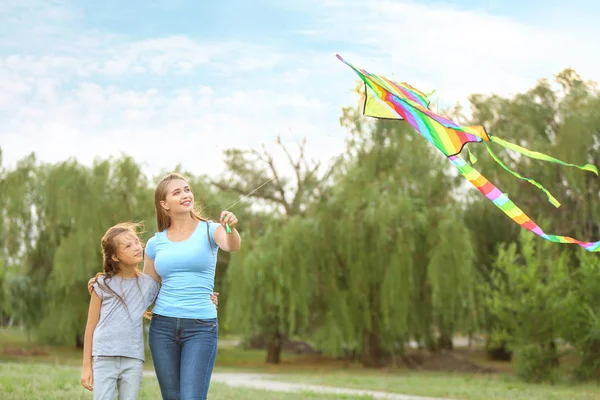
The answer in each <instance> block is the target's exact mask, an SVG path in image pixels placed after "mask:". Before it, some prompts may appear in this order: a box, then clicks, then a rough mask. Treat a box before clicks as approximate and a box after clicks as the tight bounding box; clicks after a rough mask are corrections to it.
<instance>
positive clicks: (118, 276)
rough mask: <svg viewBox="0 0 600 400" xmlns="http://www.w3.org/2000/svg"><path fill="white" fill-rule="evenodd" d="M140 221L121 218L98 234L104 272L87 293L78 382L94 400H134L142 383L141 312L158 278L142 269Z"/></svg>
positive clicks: (155, 291) (154, 291) (152, 295)
mask: <svg viewBox="0 0 600 400" xmlns="http://www.w3.org/2000/svg"><path fill="white" fill-rule="evenodd" d="M138 226H139V225H137V224H134V223H120V224H117V225H115V226H113V227H111V228H109V229H108V231H106V233H105V234H104V237H103V238H102V242H101V247H102V261H103V270H104V272H103V273H99V274H98V275H97V276H96V279H95V283H94V284H93V289H94V290H93V291H92V293H91V300H90V307H89V311H88V319H87V325H86V328H85V338H84V345H83V370H82V372H81V384H82V385H83V386H84V387H85V388H86V389H88V390H90V391H93V393H94V397H93V398H94V400H100V399H111V400H114V398H115V395H116V392H117V391H118V394H119V396H118V398H119V399H122V400H125V399H127V400H134V399H137V398H138V392H139V389H140V386H141V384H142V374H143V368H142V367H143V363H144V361H145V358H144V336H143V316H144V313H145V312H146V310H147V308H148V307H149V306H150V305H151V304H152V303H153V302H154V300H155V298H156V295H157V294H158V291H159V283H158V282H157V281H155V280H154V279H153V278H152V277H150V276H149V275H145V274H142V273H141V272H140V271H139V269H138V267H137V266H138V264H139V263H141V262H142V261H143V256H144V251H143V248H142V244H141V243H140V239H139V238H138V235H137V228H138Z"/></svg>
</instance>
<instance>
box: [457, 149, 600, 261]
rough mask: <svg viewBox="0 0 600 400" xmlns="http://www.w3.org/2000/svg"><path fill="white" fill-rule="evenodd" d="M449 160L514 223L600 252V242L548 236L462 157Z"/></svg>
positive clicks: (563, 241)
mask: <svg viewBox="0 0 600 400" xmlns="http://www.w3.org/2000/svg"><path fill="white" fill-rule="evenodd" d="M448 158H449V159H450V161H452V163H453V164H454V166H456V168H458V170H459V171H460V173H461V174H462V175H463V176H464V177H465V178H466V179H467V180H468V181H469V182H471V183H472V184H473V186H475V187H476V188H477V189H478V190H479V191H480V192H481V193H482V194H483V195H485V197H487V198H488V199H490V200H491V201H492V202H493V203H494V204H495V205H496V207H498V208H499V209H500V210H502V212H504V213H505V214H506V215H508V216H509V217H510V218H511V219H512V220H513V221H515V222H516V223H517V224H519V225H521V226H522V227H523V228H525V229H528V230H530V231H531V232H533V233H535V234H536V235H538V236H540V237H541V238H543V239H546V240H549V241H551V242H554V243H575V244H578V245H579V246H581V247H583V248H584V249H585V250H587V251H589V252H597V251H600V241H598V242H581V241H579V240H577V239H573V238H571V237H568V236H557V235H548V234H546V233H544V231H542V229H541V228H540V227H539V226H538V225H537V224H536V223H535V222H534V221H533V220H532V219H531V218H529V217H528V216H527V215H526V214H525V213H524V212H523V211H521V209H520V208H519V207H517V206H516V205H515V203H513V202H512V200H510V199H509V198H508V196H506V194H504V193H502V192H501V191H500V190H499V189H498V188H497V187H496V186H494V185H493V184H492V183H491V182H490V181H488V180H487V178H486V177H484V176H483V175H481V173H479V171H477V170H476V169H475V168H473V167H472V166H471V165H469V164H468V163H467V162H466V161H465V160H464V159H463V158H462V157H460V156H459V155H456V156H451V157H448Z"/></svg>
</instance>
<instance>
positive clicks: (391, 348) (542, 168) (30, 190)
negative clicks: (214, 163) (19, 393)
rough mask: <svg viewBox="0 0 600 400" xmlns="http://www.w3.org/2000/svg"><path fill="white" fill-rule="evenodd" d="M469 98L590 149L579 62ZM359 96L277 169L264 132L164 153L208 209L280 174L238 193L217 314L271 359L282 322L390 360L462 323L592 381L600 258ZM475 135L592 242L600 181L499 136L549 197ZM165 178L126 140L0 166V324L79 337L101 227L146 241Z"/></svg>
mask: <svg viewBox="0 0 600 400" xmlns="http://www.w3.org/2000/svg"><path fill="white" fill-rule="evenodd" d="M359 92H360V91H359ZM360 95H361V94H360V93H359V96H360ZM470 102H471V106H472V113H471V116H470V118H469V119H467V118H465V117H464V116H462V115H461V112H460V109H455V110H451V111H450V112H449V114H450V115H451V116H452V117H454V118H455V119H456V120H457V121H459V122H462V123H470V124H484V125H485V127H486V128H487V129H488V130H489V131H490V132H492V133H494V134H495V135H497V136H500V137H503V138H505V139H507V140H510V141H512V142H516V143H519V144H521V145H523V146H525V147H528V148H530V149H533V150H537V151H540V152H544V153H547V154H550V155H553V156H555V157H557V158H559V159H562V160H565V161H568V162H573V163H576V164H583V163H592V164H595V165H597V166H600V162H599V157H600V156H599V154H600V153H599V151H600V149H599V147H600V96H599V93H598V91H597V90H596V88H595V87H594V85H593V84H591V83H589V82H586V81H584V80H583V79H581V78H580V77H579V76H578V75H577V74H576V73H575V72H574V71H573V70H564V71H562V72H561V73H559V74H557V75H556V77H555V79H554V80H553V81H551V82H550V81H547V80H540V81H539V82H538V84H537V85H536V86H535V87H533V88H532V89H530V90H529V91H527V92H525V93H522V94H518V95H516V96H514V97H511V98H503V97H498V96H482V95H473V96H471V97H470ZM360 103H361V102H360V101H359V102H358V103H357V104H360ZM360 113H361V110H360V108H359V107H347V108H345V109H343V110H342V116H341V118H340V122H341V124H342V125H343V126H345V127H346V128H347V130H348V137H347V147H346V151H345V152H344V154H340V155H339V157H338V158H336V159H335V160H332V162H331V163H330V164H329V165H326V166H324V165H320V164H317V163H314V162H310V161H309V160H307V159H306V157H304V146H305V143H302V144H300V146H299V148H298V149H296V150H294V149H288V148H286V147H285V146H284V145H281V146H280V151H281V152H282V154H285V155H287V156H288V159H289V166H288V167H289V168H286V169H289V170H290V171H292V173H291V174H287V175H286V176H284V174H283V170H282V169H281V168H278V167H277V166H276V165H275V163H274V161H273V159H274V154H271V153H269V152H268V151H265V150H264V149H259V148H257V149H256V150H250V151H242V150H239V149H229V150H227V151H226V152H225V156H226V165H227V172H226V173H225V174H224V175H223V176H221V177H218V178H215V177H212V178H210V177H206V176H197V175H194V174H192V173H189V172H187V171H181V168H179V167H174V168H173V170H175V171H178V172H182V173H184V174H185V175H186V176H187V177H188V178H189V180H190V183H191V184H192V186H193V189H194V191H195V193H196V198H197V200H198V202H199V203H200V204H201V205H202V206H203V208H204V210H205V213H206V214H207V215H208V216H209V217H211V218H214V219H216V218H217V217H218V214H219V212H220V211H221V209H222V208H225V207H227V206H229V205H230V204H232V203H233V202H235V201H236V200H237V199H238V198H239V197H240V195H243V194H246V193H248V192H250V191H252V190H253V189H255V188H256V187H258V186H259V185H261V184H262V183H264V182H265V181H267V180H268V179H270V178H272V177H274V176H275V177H276V178H275V179H273V180H272V181H271V182H270V183H269V184H267V185H265V186H264V187H262V188H261V189H260V190H258V191H256V192H255V193H254V194H253V195H252V196H251V198H249V199H247V200H244V201H242V202H241V203H240V204H238V205H236V207H235V209H234V210H233V211H235V213H236V214H237V215H238V217H239V219H240V221H241V223H240V228H239V229H240V231H241V233H242V235H243V238H244V249H243V251H241V252H239V253H237V254H234V255H233V256H232V257H230V255H229V254H226V253H221V255H220V258H219V266H218V271H217V274H218V275H217V282H216V290H217V291H219V292H220V293H221V297H220V305H221V307H220V312H221V316H220V318H221V320H222V328H221V330H222V331H226V332H232V333H237V334H240V335H242V336H243V337H244V338H247V339H248V341H251V340H256V338H260V339H261V340H262V341H263V342H264V343H265V348H266V360H267V362H270V363H278V362H280V358H281V352H282V346H283V343H284V341H285V340H286V339H288V338H291V337H293V338H301V339H302V340H305V341H307V342H309V343H310V344H311V345H312V346H313V347H314V348H316V349H317V350H318V351H320V352H322V353H323V354H324V355H326V356H333V357H344V358H347V359H349V360H355V361H358V362H360V363H362V364H363V365H364V366H366V367H378V366H383V365H387V364H390V363H397V362H402V360H403V359H404V358H405V357H406V354H407V351H409V350H408V347H407V344H408V343H409V342H413V343H414V342H416V343H418V345H419V347H420V348H421V349H422V350H423V351H429V352H438V351H447V350H451V349H452V345H453V342H452V341H453V338H454V337H456V336H457V335H461V336H468V337H484V338H485V340H486V347H487V350H488V352H489V355H490V356H491V357H496V358H506V359H512V362H513V363H514V367H515V370H516V372H517V373H518V374H519V375H520V376H521V377H523V378H524V379H526V380H530V381H539V380H547V379H553V378H554V377H555V375H556V373H557V371H558V367H559V366H560V360H561V359H562V358H563V356H565V355H571V356H572V357H574V358H575V360H576V362H575V363H574V364H573V365H574V367H573V368H572V377H574V378H576V379H590V378H600V262H599V261H598V255H597V254H596V253H587V252H585V251H584V250H582V249H581V248H579V247H578V246H575V245H573V246H569V245H559V244H552V243H550V242H547V241H544V240H542V239H540V238H538V237H537V236H535V235H533V234H532V233H530V232H528V231H525V230H523V229H521V228H520V227H519V226H517V225H516V224H515V223H513V222H512V221H511V220H510V219H509V218H507V217H506V216H505V215H504V214H503V213H502V212H501V211H500V210H498V209H497V208H496V207H495V206H494V205H493V204H492V203H491V202H490V201H489V200H487V199H485V198H484V197H483V196H481V194H480V193H479V192H477V191H476V190H474V189H472V188H470V186H469V184H468V182H466V181H465V180H464V179H463V178H462V177H460V176H457V174H456V171H455V170H453V168H454V167H453V166H452V165H451V164H450V163H449V162H448V161H447V160H446V159H445V158H444V157H443V156H442V155H441V154H439V152H437V150H436V149H434V148H433V147H431V146H430V145H429V144H428V143H427V142H426V141H425V140H424V139H423V138H421V137H420V136H419V135H418V134H417V133H416V132H414V131H413V130H412V129H411V128H410V127H409V126H408V125H407V124H405V123H403V122H397V121H376V120H368V119H365V118H361V117H360ZM312 145H313V146H316V145H318V143H312ZM470 148H471V150H472V151H473V152H474V153H475V154H476V155H477V156H478V159H479V161H478V163H477V164H475V167H476V168H477V169H478V170H479V171H481V172H482V173H483V174H484V175H485V176H486V177H487V178H488V179H490V181H492V182H493V183H495V184H496V185H497V186H498V187H499V188H500V189H501V190H503V191H504V192H505V193H508V194H509V195H510V196H511V197H512V198H513V200H514V201H515V203H516V204H517V205H519V206H520V207H521V208H522V209H523V210H524V211H525V212H526V213H527V214H529V215H530V216H531V217H532V218H533V219H535V220H536V221H537V222H538V224H539V225H540V226H541V227H542V228H543V229H544V230H545V231H546V232H549V233H556V234H564V235H570V236H574V237H577V238H580V239H583V240H598V239H600V232H599V230H598V227H599V226H598V222H600V207H599V206H598V196H599V188H600V186H599V184H600V178H598V177H596V176H595V175H593V174H590V173H585V172H582V171H579V170H576V169H570V168H563V167H560V166H556V165H553V164H549V163H543V162H535V160H534V161H532V160H530V159H527V158H519V157H517V156H515V154H512V153H509V152H503V151H500V152H499V155H500V157H501V158H502V159H503V161H504V162H505V163H506V164H507V165H508V166H509V167H510V168H512V169H513V170H516V171H518V172H519V173H521V174H522V175H525V176H528V177H531V178H533V179H535V180H537V181H538V182H541V183H542V184H543V185H544V186H546V187H547V188H548V189H549V190H550V191H551V192H552V193H553V194H554V195H555V196H556V197H557V198H558V199H559V201H560V202H561V203H562V204H563V205H562V207H561V208H560V209H558V210H557V209H555V208H554V207H553V206H552V205H550V204H549V203H548V202H547V201H546V199H545V196H544V195H543V194H542V193H540V192H539V191H537V190H536V189H535V188H534V187H533V186H531V185H529V184H528V183H527V182H524V181H522V180H518V179H515V178H514V177H513V176H511V175H510V174H508V173H506V172H505V171H504V170H503V169H502V168H500V167H499V165H498V164H496V163H495V162H494V161H493V160H491V159H490V157H489V155H487V154H486V153H485V149H484V151H482V148H481V147H478V146H477V145H473V144H472V145H470ZM0 161H1V153H0ZM0 165H2V164H0ZM165 172H167V171H165ZM158 178H159V177H153V178H152V179H150V178H148V177H147V176H146V175H145V174H144V172H143V171H142V167H141V165H140V164H138V163H136V161H135V160H133V159H132V158H130V157H126V156H123V157H120V158H110V159H98V160H97V161H96V162H95V163H94V164H93V165H91V166H86V165H82V164H80V163H78V162H76V161H74V160H66V161H63V162H58V163H45V162H41V161H39V160H37V159H36V157H35V155H34V154H32V155H30V156H28V157H25V158H23V159H21V160H20V161H19V162H18V164H17V165H16V167H14V168H6V167H4V168H2V169H0V203H1V204H2V208H1V211H0V212H1V218H0V287H1V290H0V322H1V323H2V324H3V325H9V324H10V325H15V324H18V325H21V326H23V327H24V328H25V330H26V332H27V333H28V334H29V335H31V337H32V338H34V339H35V340H39V341H41V342H44V343H50V344H73V345H77V346H81V345H82V335H83V331H84V329H85V320H86V313H87V307H88V300H89V295H88V293H87V291H86V281H87V280H88V279H89V278H90V277H91V276H93V275H94V274H95V273H96V272H98V271H100V270H101V257H100V247H99V242H100V238H101V236H102V234H103V233H104V231H105V230H106V229H107V228H108V227H109V226H110V225H112V224H114V223H116V222H119V221H125V220H136V221H143V222H144V223H145V226H146V233H145V235H144V238H145V239H148V238H149V237H150V236H151V235H152V234H153V233H154V232H155V229H156V226H155V221H154V210H153V188H154V183H155V181H156V180H157V179H158Z"/></svg>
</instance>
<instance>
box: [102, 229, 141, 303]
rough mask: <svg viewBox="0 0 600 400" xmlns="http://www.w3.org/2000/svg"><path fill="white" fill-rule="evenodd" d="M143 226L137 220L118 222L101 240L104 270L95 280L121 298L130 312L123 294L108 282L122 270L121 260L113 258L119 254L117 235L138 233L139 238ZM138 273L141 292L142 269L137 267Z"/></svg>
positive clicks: (137, 280)
mask: <svg viewBox="0 0 600 400" xmlns="http://www.w3.org/2000/svg"><path fill="white" fill-rule="evenodd" d="M141 227H142V224H141V223H136V222H121V223H118V224H116V225H114V226H111V227H110V228H108V230H107V231H106V233H105V234H104V236H103V237H102V240H101V242H100V247H101V249H102V270H103V272H100V273H98V274H96V280H95V282H96V283H98V286H99V287H100V289H101V290H103V291H105V292H110V293H112V294H113V295H114V296H115V297H116V298H117V299H119V301H120V302H121V304H123V306H125V308H126V309H127V312H128V313H129V309H128V308H127V304H126V303H125V300H124V299H123V298H122V297H121V296H119V294H118V293H117V292H115V291H114V290H113V289H112V288H111V287H110V286H109V285H108V283H109V282H110V281H111V280H112V278H113V277H114V276H115V275H117V274H118V273H119V272H120V271H121V268H120V266H119V262H118V261H115V260H113V258H112V257H113V256H114V255H116V254H117V245H118V244H117V240H116V239H117V237H118V236H120V235H122V234H124V233H133V234H134V235H136V236H137V237H138V238H139V234H140V229H141ZM136 273H137V276H136V278H135V279H136V284H137V286H138V289H140V292H141V288H140V283H139V274H140V270H139V269H138V268H136ZM100 276H103V277H104V279H103V282H99V281H98V278H99V277H100Z"/></svg>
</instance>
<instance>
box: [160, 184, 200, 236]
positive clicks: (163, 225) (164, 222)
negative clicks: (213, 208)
mask: <svg viewBox="0 0 600 400" xmlns="http://www.w3.org/2000/svg"><path fill="white" fill-rule="evenodd" d="M178 179H181V180H182V181H184V182H186V183H187V180H186V179H185V178H184V177H183V176H181V175H179V174H176V173H170V174H169V175H167V176H165V177H164V178H162V179H161V180H160V182H158V185H156V189H155V190H154V209H155V211H156V226H157V228H158V232H162V231H164V230H165V229H167V228H168V227H170V226H171V217H169V214H168V213H167V211H166V210H165V209H164V208H163V207H162V206H161V205H160V202H161V201H164V200H166V198H167V186H168V185H169V183H170V182H171V181H174V180H178ZM190 216H191V217H192V219H195V220H197V221H208V219H207V218H205V217H204V216H203V215H202V212H201V211H199V210H197V209H196V208H195V207H194V208H192V210H191V211H190Z"/></svg>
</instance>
